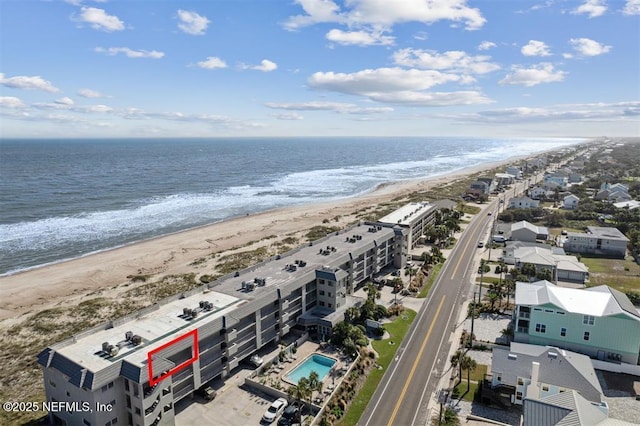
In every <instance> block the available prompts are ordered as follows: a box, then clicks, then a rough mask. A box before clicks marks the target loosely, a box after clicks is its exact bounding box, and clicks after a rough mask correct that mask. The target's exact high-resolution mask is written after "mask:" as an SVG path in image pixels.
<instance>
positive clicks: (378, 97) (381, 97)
mask: <svg viewBox="0 0 640 426" xmlns="http://www.w3.org/2000/svg"><path fill="white" fill-rule="evenodd" d="M371 99H373V100H375V101H378V102H386V103H391V104H399V105H407V106H422V107H437V106H452V105H477V104H490V103H493V101H492V100H491V99H490V98H488V97H486V96H485V95H483V94H482V93H480V92H477V91H473V90H465V91H458V92H410V91H405V92H394V93H379V94H375V95H373V96H371Z"/></svg>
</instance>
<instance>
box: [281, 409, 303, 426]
mask: <svg viewBox="0 0 640 426" xmlns="http://www.w3.org/2000/svg"><path fill="white" fill-rule="evenodd" d="M298 411H300V409H299V408H298V406H297V405H295V404H293V405H290V406H288V407H287V408H286V409H285V410H284V411H283V412H282V417H280V418H279V419H278V426H291V425H292V424H294V423H296V420H297V419H298Z"/></svg>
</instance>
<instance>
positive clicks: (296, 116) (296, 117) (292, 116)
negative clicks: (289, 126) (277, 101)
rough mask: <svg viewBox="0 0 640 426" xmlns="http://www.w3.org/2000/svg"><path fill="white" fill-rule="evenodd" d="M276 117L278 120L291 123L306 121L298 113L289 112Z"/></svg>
mask: <svg viewBox="0 0 640 426" xmlns="http://www.w3.org/2000/svg"><path fill="white" fill-rule="evenodd" d="M275 117H276V118H277V119H278V120H291V121H296V120H304V117H303V116H302V115H300V114H298V113H297V112H287V113H283V114H276V115H275Z"/></svg>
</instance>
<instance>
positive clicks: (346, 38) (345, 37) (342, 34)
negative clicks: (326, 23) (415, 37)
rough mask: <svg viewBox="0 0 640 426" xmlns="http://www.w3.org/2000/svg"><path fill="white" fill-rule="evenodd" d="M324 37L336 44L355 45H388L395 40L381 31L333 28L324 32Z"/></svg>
mask: <svg viewBox="0 0 640 426" xmlns="http://www.w3.org/2000/svg"><path fill="white" fill-rule="evenodd" d="M326 38H327V40H329V41H333V42H335V43H338V44H342V45H355V46H375V45H379V46H388V45H392V44H393V43H394V41H395V38H394V37H391V36H385V35H383V33H382V31H342V30H339V29H335V28H334V29H332V30H331V31H329V32H328V33H327V34H326Z"/></svg>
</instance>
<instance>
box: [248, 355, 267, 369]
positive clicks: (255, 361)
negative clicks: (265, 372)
mask: <svg viewBox="0 0 640 426" xmlns="http://www.w3.org/2000/svg"><path fill="white" fill-rule="evenodd" d="M249 362H250V363H251V365H253V366H254V367H260V366H261V365H262V363H263V362H264V360H263V359H262V357H261V356H260V355H258V354H253V355H251V358H249Z"/></svg>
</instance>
